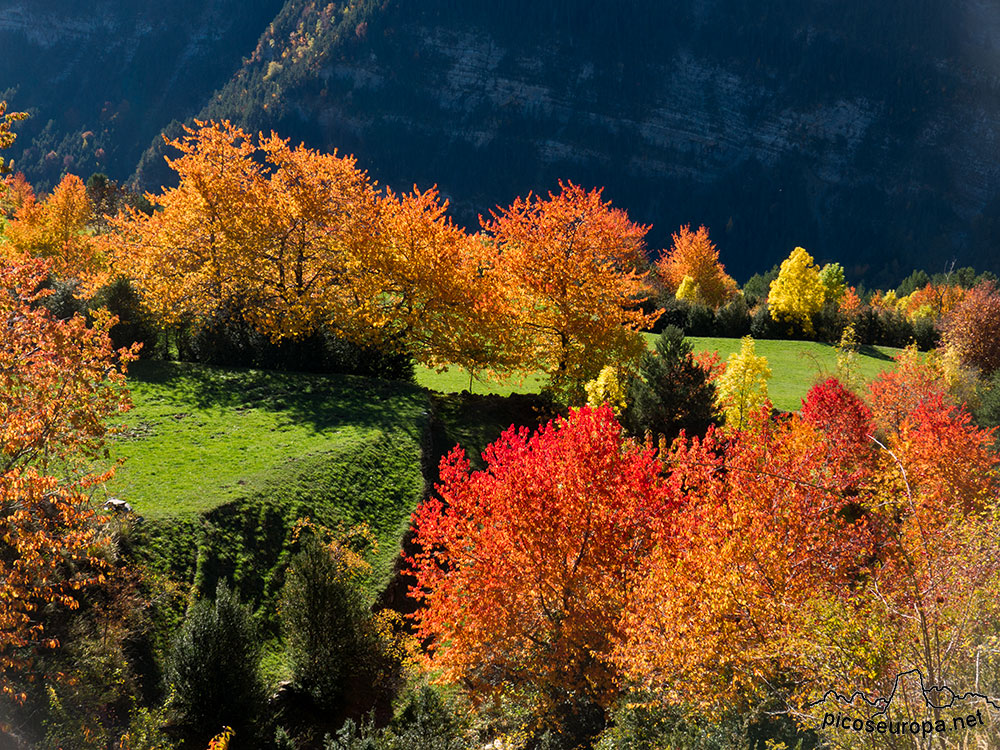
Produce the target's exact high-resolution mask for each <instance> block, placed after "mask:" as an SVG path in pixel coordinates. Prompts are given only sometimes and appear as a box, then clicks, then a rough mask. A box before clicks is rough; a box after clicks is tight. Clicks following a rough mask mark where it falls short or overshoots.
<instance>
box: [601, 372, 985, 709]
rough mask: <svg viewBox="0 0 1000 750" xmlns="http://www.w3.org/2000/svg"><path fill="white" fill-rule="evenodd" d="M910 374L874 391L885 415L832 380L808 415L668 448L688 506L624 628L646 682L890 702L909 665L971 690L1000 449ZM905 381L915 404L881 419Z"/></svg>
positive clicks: (708, 695) (726, 693)
mask: <svg viewBox="0 0 1000 750" xmlns="http://www.w3.org/2000/svg"><path fill="white" fill-rule="evenodd" d="M914 376H915V379H914ZM902 377H903V379H906V380H910V381H911V382H910V383H909V385H908V389H900V388H897V389H884V388H883V389H874V390H873V391H872V392H871V394H870V395H869V397H870V398H871V400H872V404H871V407H872V410H871V411H870V410H869V406H868V405H866V404H864V403H863V402H862V401H861V399H860V398H859V397H858V396H857V395H856V394H853V393H851V392H850V391H848V390H847V389H845V388H843V387H842V386H841V385H840V384H839V383H837V382H836V381H834V380H829V381H827V382H825V383H822V384H820V385H818V386H815V387H814V388H813V389H812V390H811V391H810V393H809V395H808V396H807V398H806V399H805V401H804V403H803V408H802V412H801V416H799V415H791V416H790V417H788V418H787V419H783V420H780V421H777V422H774V421H767V422H758V423H755V424H753V425H751V427H750V429H748V430H745V431H743V432H741V433H739V434H737V435H735V436H732V437H730V439H729V440H728V442H726V443H725V444H722V443H719V442H718V441H717V440H716V439H715V436H714V434H713V433H709V435H708V436H707V437H706V438H705V439H704V440H703V441H702V440H691V441H678V442H677V443H675V445H674V447H673V448H672V450H671V451H670V452H669V454H666V455H664V456H662V460H663V461H664V464H665V466H666V467H667V468H668V470H669V471H670V473H671V480H672V481H674V482H678V483H680V484H681V485H682V486H683V487H685V490H686V492H685V501H684V502H683V503H682V504H681V505H680V506H679V507H678V508H677V509H676V510H675V512H674V513H673V515H672V517H671V524H670V527H669V530H667V531H665V532H664V533H663V535H662V536H661V537H659V538H658V544H657V545H656V548H655V549H654V551H653V552H652V553H651V555H649V556H648V557H647V558H645V559H644V561H643V563H642V564H643V571H644V572H643V574H642V576H641V581H642V582H641V583H639V584H638V585H637V587H636V589H635V596H634V597H633V599H632V600H631V602H630V604H629V607H628V608H627V611H626V616H625V619H624V621H623V624H622V628H623V632H624V633H625V638H624V639H623V640H622V641H621V642H620V643H619V647H618V649H617V650H616V652H615V653H616V659H617V663H618V664H619V665H620V666H621V668H622V669H623V670H624V672H625V673H626V674H627V675H629V676H630V677H631V678H632V679H633V680H634V681H635V682H634V684H636V685H639V686H643V687H645V688H647V689H648V688H652V689H654V690H655V694H656V695H658V696H659V697H660V698H661V699H662V700H664V701H666V702H682V701H683V702H685V703H687V704H689V705H690V704H691V703H693V704H695V705H696V706H699V707H700V708H701V709H702V710H704V709H707V708H709V707H721V706H732V705H734V704H735V705H740V706H743V707H745V708H746V709H747V710H749V709H752V707H753V706H754V705H760V704H761V703H768V704H770V705H771V706H772V707H773V706H774V705H775V703H774V702H775V700H777V701H779V702H780V703H784V704H785V705H786V707H787V710H797V707H802V706H803V704H804V703H805V702H807V701H808V700H809V699H811V698H815V697H816V696H817V695H822V694H823V692H824V691H825V690H828V689H830V688H835V689H838V690H841V691H844V692H847V693H848V694H849V693H850V692H852V691H854V690H863V691H865V692H866V693H867V694H868V695H872V696H875V695H881V696H886V695H888V693H889V691H890V690H891V689H892V687H893V685H894V682H893V681H894V678H895V676H896V675H898V674H900V673H901V672H903V671H906V670H907V669H912V668H919V669H920V670H921V671H922V673H923V674H924V676H925V678H926V679H927V680H928V681H929V684H950V685H968V684H971V682H970V681H971V680H972V679H973V674H974V673H975V674H978V672H976V667H975V665H976V664H977V663H978V662H979V661H980V656H981V654H980V652H979V649H978V646H979V645H983V644H987V643H989V642H990V640H989V639H990V638H992V636H991V635H990V633H994V632H995V628H996V627H997V626H998V623H1000V611H998V608H997V607H996V606H995V601H996V598H997V592H998V590H1000V588H998V587H1000V556H998V554H997V551H996V550H997V548H996V545H995V544H994V543H993V542H992V541H991V540H995V539H996V538H997V534H998V531H1000V528H998V525H997V524H998V521H997V513H996V503H995V493H996V488H997V478H998V475H997V467H998V458H997V456H996V455H995V454H993V453H992V452H991V449H990V447H989V445H990V442H991V438H992V436H991V434H990V433H989V432H988V431H984V430H979V429H977V428H976V427H975V426H974V425H972V424H971V421H970V419H969V416H968V414H967V413H965V412H964V411H963V410H962V409H960V408H958V407H954V406H952V405H950V404H949V403H947V401H946V400H945V399H944V398H943V397H942V396H941V394H940V392H939V391H938V392H933V391H931V392H928V391H926V390H925V383H924V381H923V380H922V375H921V374H920V373H919V372H917V371H914V370H908V371H905V372H904V374H903V376H902ZM900 390H912V391H914V392H916V393H918V394H919V395H918V397H916V398H915V399H914V404H915V405H914V406H913V408H912V409H911V410H910V411H908V412H907V413H906V414H905V416H903V417H902V419H901V421H899V422H898V423H893V424H889V423H883V424H882V425H881V427H880V426H879V425H878V424H877V423H876V421H875V420H874V419H873V412H874V414H876V415H877V414H879V413H885V412H886V411H888V410H890V409H894V408H895V404H894V403H891V404H888V405H887V404H884V403H882V400H883V399H884V398H889V399H890V401H892V402H895V400H896V393H898V392H899V391H900ZM887 407H888V408H887ZM987 661H988V662H989V664H990V669H991V670H994V671H992V672H991V674H993V675H995V674H996V671H995V670H996V669H997V667H998V666H1000V664H997V662H996V660H995V659H993V658H992V657H989V658H988V659H983V660H982V663H983V664H984V665H985V664H986V663H987ZM984 669H985V666H984ZM984 674H985V672H984ZM780 703H779V705H780Z"/></svg>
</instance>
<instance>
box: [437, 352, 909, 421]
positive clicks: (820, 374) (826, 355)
mask: <svg viewBox="0 0 1000 750" xmlns="http://www.w3.org/2000/svg"><path fill="white" fill-rule="evenodd" d="M644 335H645V337H646V341H647V344H648V345H649V346H650V347H652V346H653V343H654V342H655V341H656V335H655V334H651V333H647V334H644ZM688 340H689V341H690V342H691V344H692V346H693V347H694V350H695V351H696V352H698V351H716V352H718V353H719V356H720V357H721V358H722V359H723V360H725V359H726V358H727V357H728V356H729V355H730V354H732V353H734V352H737V351H739V349H740V346H741V343H740V339H723V338H709V337H701V336H691V337H689V338H688ZM755 343H756V347H757V353H758V354H761V355H763V356H765V357H767V361H768V364H769V365H770V367H771V380H770V381H769V383H768V390H769V392H770V395H771V400H772V402H773V403H774V405H775V407H777V408H778V409H783V410H785V411H796V410H797V409H799V407H800V406H801V405H802V398H803V397H804V396H805V395H806V393H807V392H808V391H809V388H811V387H812V385H813V384H814V383H815V382H816V381H817V380H818V379H820V378H825V377H827V376H829V375H832V374H833V373H835V372H836V369H837V350H836V348H835V347H833V346H831V345H830V344H823V343H819V342H816V341H779V340H769V339H762V340H756V341H755ZM898 352H899V350H898V349H893V348H891V347H884V346H866V347H863V348H862V350H861V352H860V353H859V355H858V369H859V371H860V374H861V376H862V377H863V378H864V379H865V380H866V381H869V380H872V379H873V378H875V377H876V376H877V375H878V374H879V373H880V372H881V371H882V370H884V369H886V368H887V367H892V366H893V365H894V363H893V358H894V357H895V356H896V354H897V353H898ZM542 382H543V381H542V378H541V377H539V376H538V375H536V374H531V375H529V376H528V377H527V378H524V379H523V380H521V381H497V380H489V379H484V380H474V381H473V383H472V386H473V387H472V391H473V393H488V394H497V395H500V396H507V395H509V394H511V393H537V392H538V390H539V389H540V388H541V386H542ZM417 383H419V384H420V385H421V386H423V387H424V388H427V389H429V390H434V391H439V392H441V393H455V392H461V391H463V390H467V389H468V388H469V373H468V372H466V371H465V370H462V369H461V368H451V369H449V370H445V371H443V372H437V371H435V370H432V369H429V368H426V367H424V368H418V369H417Z"/></svg>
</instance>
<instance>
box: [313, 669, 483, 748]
mask: <svg viewBox="0 0 1000 750" xmlns="http://www.w3.org/2000/svg"><path fill="white" fill-rule="evenodd" d="M467 716H468V714H467V713H465V714H464V715H460V714H459V712H458V711H457V710H456V708H455V707H454V706H451V705H449V704H448V703H447V702H446V701H445V700H444V699H442V697H441V695H440V693H439V692H438V691H436V690H434V689H433V688H431V687H429V686H426V685H425V686H422V687H421V688H419V689H417V690H415V691H413V692H411V693H409V694H408V695H407V698H406V701H405V703H404V705H403V707H402V708H401V710H400V711H399V712H398V713H397V715H396V717H395V718H394V719H393V720H392V723H391V724H390V725H389V726H388V727H384V728H381V729H377V728H376V727H375V724H374V722H373V721H370V720H369V721H362V722H360V724H359V723H355V722H354V721H351V720H350V719H348V720H347V721H346V722H345V723H344V726H343V727H342V728H341V729H340V731H339V732H337V734H336V736H334V737H328V738H327V739H326V742H325V743H324V745H323V747H324V750H465V748H468V747H474V746H477V745H478V746H481V744H480V743H475V744H474V743H472V742H470V740H469V739H468V738H467V733H468V729H469V727H468V721H467Z"/></svg>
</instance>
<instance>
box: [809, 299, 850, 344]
mask: <svg viewBox="0 0 1000 750" xmlns="http://www.w3.org/2000/svg"><path fill="white" fill-rule="evenodd" d="M846 327H847V316H846V315H844V314H843V313H842V312H840V309H839V308H838V307H837V304H836V303H835V302H829V301H828V302H826V303H825V304H824V305H823V307H821V308H820V310H819V312H817V313H816V314H815V315H813V329H814V330H815V335H816V340H817V341H826V342H827V343H830V344H836V343H837V342H838V341H840V337H841V336H843V335H844V328H846Z"/></svg>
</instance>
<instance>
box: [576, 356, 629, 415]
mask: <svg viewBox="0 0 1000 750" xmlns="http://www.w3.org/2000/svg"><path fill="white" fill-rule="evenodd" d="M584 388H585V389H586V391H587V405H588V406H593V407H598V406H600V405H601V404H607V405H608V406H610V407H611V410H612V411H613V412H614V413H615V416H621V414H622V412H624V411H625V405H626V404H625V389H624V388H623V387H622V384H621V380H619V379H618V371H617V369H616V368H615V366H614V365H605V366H604V369H602V370H601V373H600V375H598V376H597V377H596V378H594V379H593V380H591V381H590V382H588V383H587V384H586V385H585V386H584Z"/></svg>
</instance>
